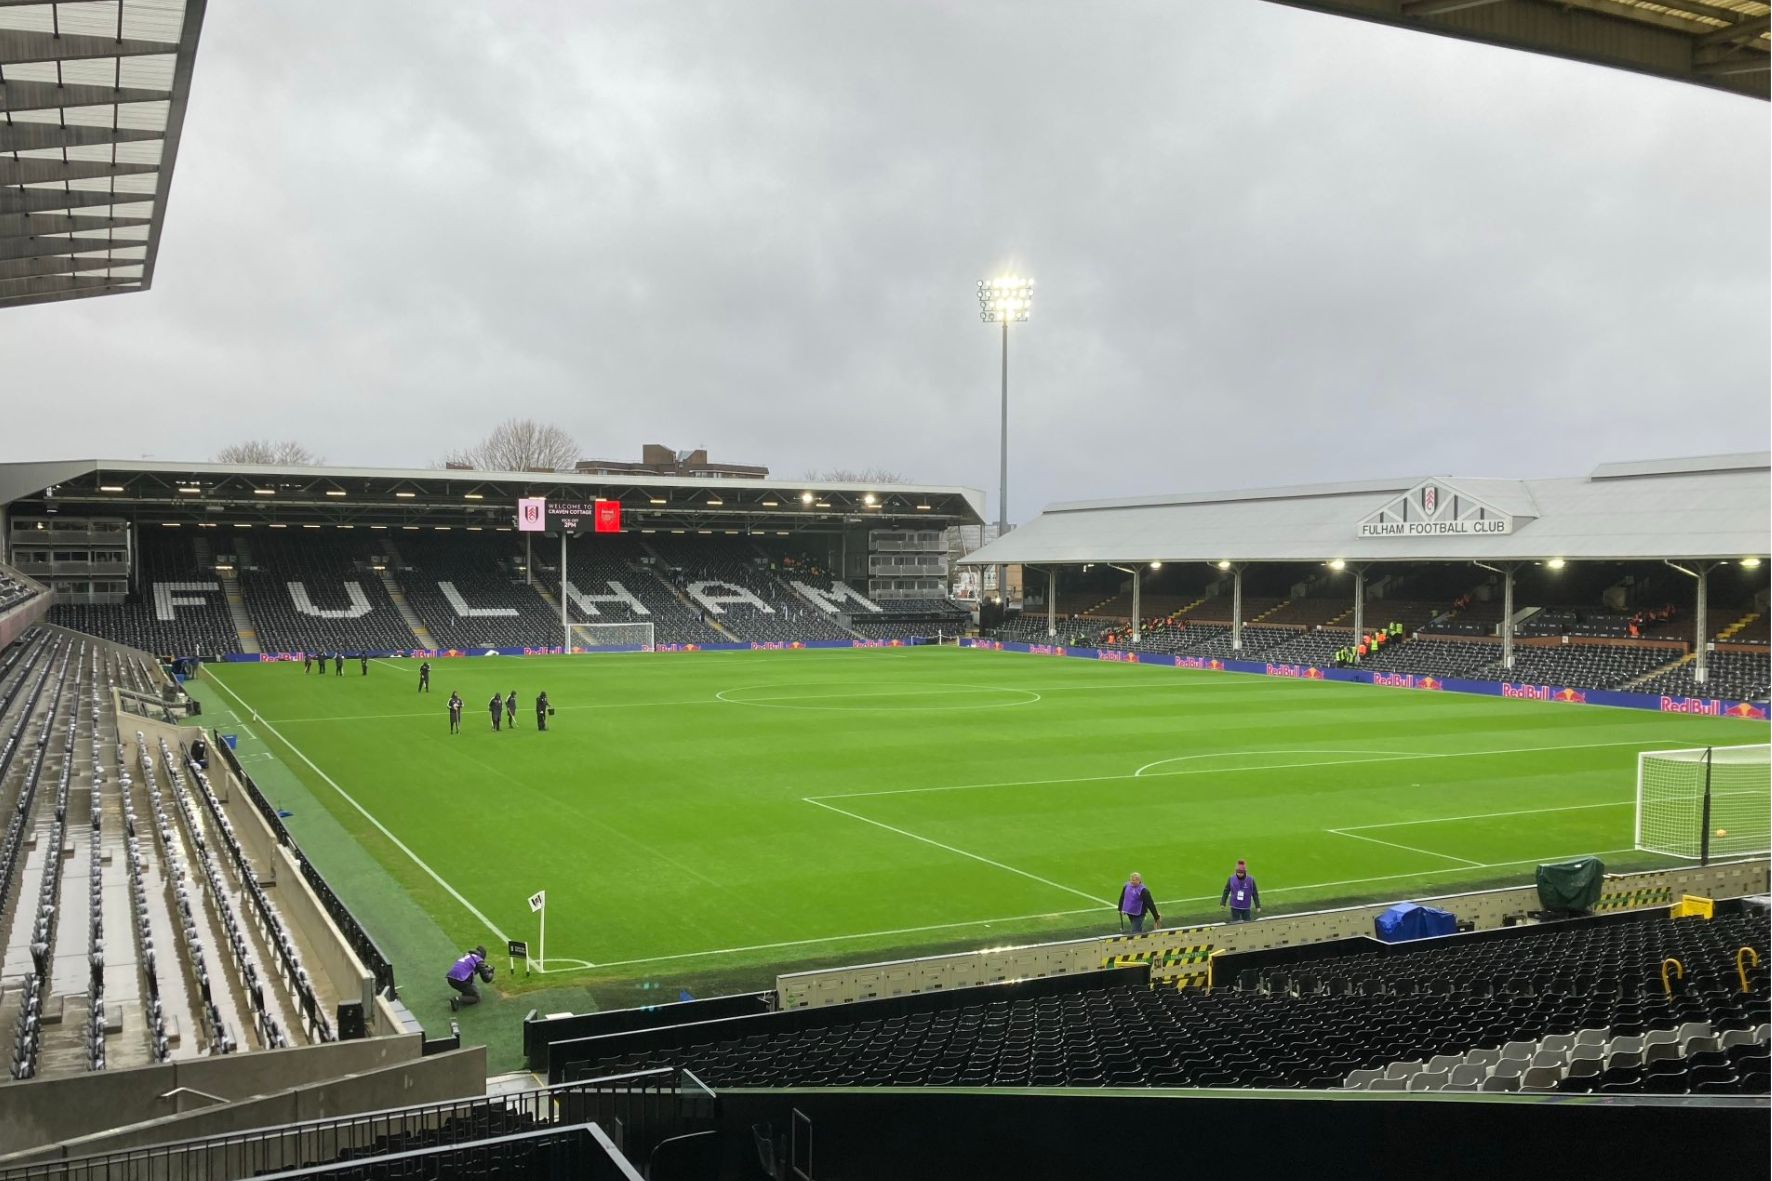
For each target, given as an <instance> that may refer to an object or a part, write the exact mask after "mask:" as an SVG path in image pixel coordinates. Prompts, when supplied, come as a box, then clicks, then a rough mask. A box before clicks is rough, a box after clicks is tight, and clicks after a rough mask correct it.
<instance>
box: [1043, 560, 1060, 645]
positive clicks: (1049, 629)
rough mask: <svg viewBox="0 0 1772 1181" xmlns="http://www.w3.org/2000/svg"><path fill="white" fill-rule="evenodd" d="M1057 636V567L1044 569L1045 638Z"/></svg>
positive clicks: (1049, 638)
mask: <svg viewBox="0 0 1772 1181" xmlns="http://www.w3.org/2000/svg"><path fill="white" fill-rule="evenodd" d="M1057 637H1058V567H1057V566H1054V567H1052V569H1050V570H1048V571H1046V638H1047V639H1048V640H1051V639H1056V638H1057Z"/></svg>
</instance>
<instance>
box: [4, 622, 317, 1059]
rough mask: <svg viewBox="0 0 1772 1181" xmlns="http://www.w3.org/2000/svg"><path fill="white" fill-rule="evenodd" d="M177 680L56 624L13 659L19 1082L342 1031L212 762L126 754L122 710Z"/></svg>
mask: <svg viewBox="0 0 1772 1181" xmlns="http://www.w3.org/2000/svg"><path fill="white" fill-rule="evenodd" d="M166 684H167V683H166V681H165V679H164V677H163V676H162V674H161V673H160V672H159V670H158V668H157V667H156V666H155V665H154V664H153V663H152V662H150V661H148V660H146V659H144V658H143V657H141V656H140V655H139V654H134V653H129V652H127V651H125V650H121V649H116V648H113V647H111V646H109V645H106V644H102V643H100V642H98V641H95V640H91V639H89V638H87V637H84V636H80V635H78V634H76V633H71V632H66V631H62V630H59V629H53V628H43V627H39V628H34V629H32V630H31V631H30V632H28V633H27V634H26V635H25V636H24V637H22V638H21V639H20V640H18V641H17V642H15V643H13V644H12V645H10V646H8V648H7V649H6V650H5V652H4V653H3V654H0V735H4V740H3V743H4V744H3V745H0V806H3V807H4V809H5V811H6V812H7V814H8V817H9V820H8V825H7V829H6V833H5V838H4V843H3V844H0V947H3V948H4V949H5V951H4V962H3V963H0V1029H4V1030H6V1031H7V1032H8V1033H9V1034H10V1035H11V1041H12V1051H11V1054H10V1073H11V1075H12V1077H13V1078H15V1079H30V1078H37V1077H60V1076H65V1075H72V1074H80V1073H86V1072H90V1071H96V1070H105V1069H111V1068H118V1067H126V1066H138V1065H145V1064H150V1063H156V1062H164V1061H169V1060H176V1059H179V1058H186V1057H192V1056H196V1055H208V1054H227V1053H233V1052H235V1051H237V1050H244V1049H256V1048H261V1047H262V1048H269V1047H278V1046H285V1045H297V1044H312V1043H319V1042H326V1041H331V1040H334V1038H335V1036H336V1035H335V1033H334V1031H333V1027H332V1024H331V1022H330V1021H329V1019H328V1017H327V1016H326V1013H327V1011H328V1010H327V1005H328V1004H329V1003H331V1002H332V1001H333V1000H334V999H335V998H326V997H322V996H321V995H320V992H319V989H320V988H321V987H322V986H321V985H320V984H319V983H318V982H317V981H316V980H315V979H313V978H311V977H310V975H309V974H308V973H307V972H306V971H305V969H304V968H303V966H302V955H301V952H300V951H299V950H298V948H297V943H296V939H295V937H294V935H293V934H292V931H291V929H290V927H289V926H288V924H287V923H286V921H285V920H284V919H283V917H282V916H281V915H280V914H279V913H278V910H277V907H276V905H275V904H274V903H273V902H272V901H271V899H270V897H269V895H268V894H267V893H266V891H265V890H264V889H263V888H262V887H261V886H260V884H259V882H258V880H257V875H256V874H255V873H254V871H253V869H252V867H251V864H250V862H249V859H248V857H247V854H246V852H245V850H244V849H243V847H242V846H241V844H240V841H239V839H238V838H237V836H236V834H235V833H234V830H233V827H232V825H231V824H230V823H229V821H228V820H227V818H226V816H225V815H224V813H223V811H222V808H221V805H220V802H219V801H218V799H217V798H216V795H215V793H214V792H213V791H212V789H211V787H210V785H209V781H208V777H207V774H206V772H205V770H204V768H203V767H202V765H201V764H199V763H197V762H193V761H192V759H191V752H189V751H186V750H183V749H181V748H178V747H175V746H172V745H169V744H167V743H165V742H164V741H161V742H158V743H156V742H150V741H147V740H144V739H143V738H141V736H140V735H139V733H138V734H137V736H136V739H135V742H134V746H135V748H136V751H137V758H136V759H135V760H134V761H133V765H132V762H131V760H130V759H128V758H127V757H126V754H125V747H126V744H125V743H124V742H123V740H122V734H121V731H120V718H119V716H118V712H117V707H116V704H115V703H116V702H118V701H120V700H121V701H123V702H124V703H125V704H126V705H127V704H129V703H131V702H137V703H142V704H141V705H140V706H139V707H140V708H145V709H149V710H153V709H155V708H156V707H155V706H153V705H152V704H150V703H154V702H157V701H158V700H159V699H160V697H161V692H162V689H163V688H164V687H166ZM113 690H120V691H121V692H122V693H123V694H125V695H126V696H124V697H117V696H114V695H113ZM125 716H126V717H127V716H128V715H125ZM150 828H151V829H152V835H150V834H149V832H148V831H146V830H147V829H150ZM43 849H52V850H58V851H60V853H61V855H59V856H51V857H44V856H41V855H38V854H33V853H32V850H43Z"/></svg>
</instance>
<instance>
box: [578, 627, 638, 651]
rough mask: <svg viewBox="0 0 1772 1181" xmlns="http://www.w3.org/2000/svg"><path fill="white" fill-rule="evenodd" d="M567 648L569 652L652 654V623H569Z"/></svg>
mask: <svg viewBox="0 0 1772 1181" xmlns="http://www.w3.org/2000/svg"><path fill="white" fill-rule="evenodd" d="M566 647H567V651H569V652H651V651H654V648H653V643H652V625H651V624H650V623H569V624H567V625H566Z"/></svg>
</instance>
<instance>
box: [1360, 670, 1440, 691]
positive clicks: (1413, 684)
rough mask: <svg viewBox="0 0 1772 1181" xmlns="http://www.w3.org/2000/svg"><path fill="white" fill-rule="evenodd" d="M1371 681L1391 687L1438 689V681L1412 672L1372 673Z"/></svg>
mask: <svg viewBox="0 0 1772 1181" xmlns="http://www.w3.org/2000/svg"><path fill="white" fill-rule="evenodd" d="M1372 683H1373V684H1374V685H1384V686H1386V687H1387V688H1391V689H1438V688H1440V687H1441V686H1440V682H1439V681H1436V680H1434V678H1432V677H1418V676H1416V675H1415V674H1414V673H1373V674H1372Z"/></svg>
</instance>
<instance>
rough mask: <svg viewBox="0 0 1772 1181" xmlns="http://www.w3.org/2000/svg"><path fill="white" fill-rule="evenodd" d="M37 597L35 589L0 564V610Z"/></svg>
mask: <svg viewBox="0 0 1772 1181" xmlns="http://www.w3.org/2000/svg"><path fill="white" fill-rule="evenodd" d="M36 597H37V589H36V588H35V587H33V586H31V585H30V584H29V583H27V582H26V581H25V580H24V579H23V578H21V577H19V576H18V575H16V574H14V573H12V572H11V571H10V570H7V569H6V568H5V567H4V566H0V612H6V611H10V610H12V609H13V608H14V607H18V606H22V605H24V604H25V603H28V602H30V601H31V600H32V599H34V598H36Z"/></svg>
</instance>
